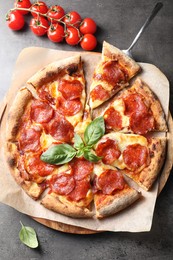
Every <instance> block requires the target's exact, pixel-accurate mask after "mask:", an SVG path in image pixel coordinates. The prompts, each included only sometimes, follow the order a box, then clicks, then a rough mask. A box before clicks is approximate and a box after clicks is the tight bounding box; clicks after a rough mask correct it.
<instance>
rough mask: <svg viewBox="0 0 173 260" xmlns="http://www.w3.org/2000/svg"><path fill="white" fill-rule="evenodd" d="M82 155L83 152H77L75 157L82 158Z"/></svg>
mask: <svg viewBox="0 0 173 260" xmlns="http://www.w3.org/2000/svg"><path fill="white" fill-rule="evenodd" d="M83 154H84V151H83V150H78V151H77V153H76V157H78V158H79V157H81V156H83Z"/></svg>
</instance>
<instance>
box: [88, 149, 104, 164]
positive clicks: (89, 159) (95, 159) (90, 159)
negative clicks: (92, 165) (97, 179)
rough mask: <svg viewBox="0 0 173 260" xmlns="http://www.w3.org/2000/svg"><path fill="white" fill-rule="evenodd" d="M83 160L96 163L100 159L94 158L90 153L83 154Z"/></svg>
mask: <svg viewBox="0 0 173 260" xmlns="http://www.w3.org/2000/svg"><path fill="white" fill-rule="evenodd" d="M84 158H85V159H86V160H88V161H90V162H98V161H99V160H101V159H102V157H99V156H96V155H95V154H93V153H92V152H91V151H86V152H84Z"/></svg>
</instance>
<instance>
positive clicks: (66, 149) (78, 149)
mask: <svg viewBox="0 0 173 260" xmlns="http://www.w3.org/2000/svg"><path fill="white" fill-rule="evenodd" d="M104 133H105V124H104V118H103V117H102V116H101V117H98V118H96V119H95V120H94V121H92V122H91V123H90V124H89V125H88V126H87V128H86V130H85V132H84V140H82V138H81V136H80V135H78V134H75V136H74V147H72V146H71V145H69V144H58V145H55V146H53V147H50V148H49V149H48V150H47V151H46V152H44V153H42V155H41V157H40V158H41V160H42V161H44V162H47V163H50V164H56V165H60V164H64V163H68V162H70V161H71V160H72V159H73V158H74V157H75V156H77V157H81V156H84V158H85V159H86V160H88V161H90V162H98V161H99V160H100V159H101V157H98V156H96V155H95V154H94V153H92V147H93V146H94V144H96V143H97V142H98V141H99V140H100V138H101V137H102V136H103V135H104Z"/></svg>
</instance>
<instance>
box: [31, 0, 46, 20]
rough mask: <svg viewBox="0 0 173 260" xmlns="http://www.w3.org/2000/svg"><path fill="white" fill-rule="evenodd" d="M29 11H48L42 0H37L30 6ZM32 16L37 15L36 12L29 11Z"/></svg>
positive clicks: (43, 12)
mask: <svg viewBox="0 0 173 260" xmlns="http://www.w3.org/2000/svg"><path fill="white" fill-rule="evenodd" d="M31 11H36V12H39V13H40V14H46V13H47V12H48V7H47V5H46V4H45V3H44V2H43V1H37V2H36V3H34V4H33V5H32V6H31ZM31 14H32V16H34V17H37V16H38V14H36V13H34V12H31Z"/></svg>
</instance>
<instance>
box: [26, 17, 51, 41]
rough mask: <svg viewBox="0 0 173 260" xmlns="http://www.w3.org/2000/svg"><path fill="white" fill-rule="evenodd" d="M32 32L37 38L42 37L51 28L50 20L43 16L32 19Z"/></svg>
mask: <svg viewBox="0 0 173 260" xmlns="http://www.w3.org/2000/svg"><path fill="white" fill-rule="evenodd" d="M30 28H31V31H32V32H33V33H34V34H36V35H37V36H42V35H44V34H46V33H47V30H48V28H49V23H48V20H47V19H46V18H44V17H42V16H38V17H37V18H32V19H31V22H30Z"/></svg>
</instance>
